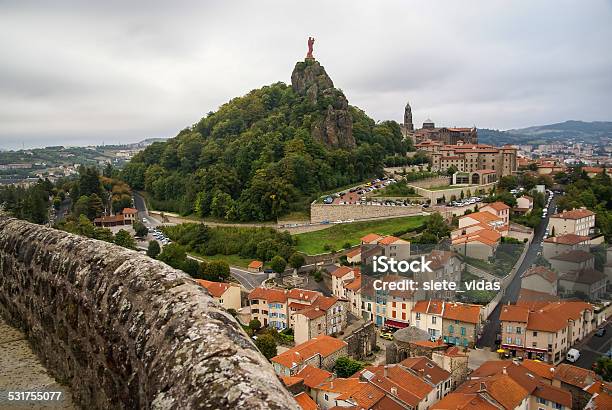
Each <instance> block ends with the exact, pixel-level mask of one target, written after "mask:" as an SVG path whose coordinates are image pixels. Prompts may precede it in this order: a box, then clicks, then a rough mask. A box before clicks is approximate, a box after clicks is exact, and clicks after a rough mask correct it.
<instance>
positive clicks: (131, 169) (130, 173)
mask: <svg viewBox="0 0 612 410" xmlns="http://www.w3.org/2000/svg"><path fill="white" fill-rule="evenodd" d="M330 91H331V92H330ZM342 99H344V96H343V94H342V92H341V91H340V90H338V89H335V88H328V89H327V90H326V92H325V93H319V95H318V98H316V99H314V101H313V98H309V96H307V95H302V94H298V93H297V92H296V91H294V89H293V88H292V87H291V86H289V85H286V84H284V83H280V82H279V83H275V84H272V85H270V86H265V87H263V88H260V89H257V90H253V91H251V92H249V93H248V94H247V95H245V96H243V97H239V98H234V99H232V100H231V101H229V102H228V103H226V104H224V105H222V106H221V107H220V108H219V110H218V111H216V112H210V113H208V114H207V115H206V116H205V117H204V118H202V119H201V120H200V121H198V122H197V123H196V124H195V125H193V126H191V127H189V128H186V129H184V130H182V131H181V132H180V133H179V134H178V135H177V136H176V137H175V138H172V139H170V140H168V141H167V142H156V143H154V144H152V145H150V146H149V147H147V148H146V149H145V150H144V151H142V152H141V153H139V154H138V155H136V156H135V157H134V158H133V159H132V161H131V162H130V163H129V164H128V165H127V166H126V167H125V168H124V170H123V172H122V176H123V178H124V179H125V180H126V181H127V182H128V183H129V184H130V185H131V186H132V187H133V188H135V189H137V190H145V191H146V192H148V193H149V199H150V201H151V202H152V205H153V206H154V207H155V208H157V209H160V210H166V211H175V212H179V213H181V214H184V215H185V214H191V213H194V214H197V215H199V216H202V217H205V216H213V217H217V218H225V219H229V220H243V221H246V220H259V221H262V220H271V219H274V218H276V217H278V216H281V215H283V214H286V213H288V212H290V211H303V210H306V209H307V207H308V204H309V202H310V201H311V200H312V199H314V198H315V197H316V196H317V195H318V194H320V193H321V192H322V191H327V190H330V189H334V188H336V187H340V186H345V185H347V184H351V183H354V182H357V181H362V180H363V179H365V178H369V177H373V176H376V175H380V174H381V172H382V167H383V162H384V160H385V157H388V156H390V155H396V154H397V155H404V154H405V153H406V151H407V150H409V149H411V147H409V146H408V143H407V142H405V141H403V140H402V134H401V131H400V127H399V125H398V124H397V123H396V122H394V121H385V122H382V123H379V124H376V123H375V122H374V120H372V119H371V118H369V117H368V116H367V115H366V114H365V113H364V112H363V111H361V110H360V109H358V108H355V107H352V106H349V107H348V111H349V113H350V118H351V119H352V136H353V137H354V140H355V143H356V146H355V147H354V148H352V147H350V148H347V147H330V146H329V145H327V144H325V143H324V142H322V141H320V140H318V139H317V138H315V137H313V132H312V131H313V129H314V128H316V127H318V126H320V124H321V123H322V121H323V119H324V118H326V115H327V116H329V115H330V114H329V112H331V110H332V109H336V108H338V107H340V106H341V105H342V101H344V104H346V100H345V99H344V100H342ZM349 132H350V131H349Z"/></svg>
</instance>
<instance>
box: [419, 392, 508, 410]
mask: <svg viewBox="0 0 612 410" xmlns="http://www.w3.org/2000/svg"><path fill="white" fill-rule="evenodd" d="M430 410H499V407H498V406H496V405H494V404H492V403H491V402H490V401H489V400H487V399H485V398H484V397H483V396H482V395H481V394H479V393H451V394H449V395H447V396H446V397H444V398H443V399H442V400H440V401H439V402H437V403H434V404H433V405H432V406H431V407H430Z"/></svg>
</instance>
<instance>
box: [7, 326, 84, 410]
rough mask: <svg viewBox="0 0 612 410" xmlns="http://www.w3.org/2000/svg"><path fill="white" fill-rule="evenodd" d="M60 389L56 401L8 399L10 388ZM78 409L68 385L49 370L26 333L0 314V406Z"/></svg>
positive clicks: (21, 389) (19, 389)
mask: <svg viewBox="0 0 612 410" xmlns="http://www.w3.org/2000/svg"><path fill="white" fill-rule="evenodd" d="M32 391H36V392H61V396H60V399H59V400H55V401H46V402H45V401H21V402H17V401H9V400H8V392H32ZM13 408H15V409H27V408H29V409H76V408H77V407H76V406H75V405H74V403H73V402H72V396H71V394H70V391H69V390H68V388H67V387H66V386H62V385H60V384H59V383H58V382H57V381H55V379H54V378H53V377H52V376H51V375H50V374H49V373H48V372H47V369H45V368H44V366H43V365H42V364H41V362H40V360H38V357H37V356H36V355H35V354H34V352H33V351H32V349H31V348H30V344H29V342H28V340H27V339H26V336H25V335H24V334H23V333H22V332H21V331H20V330H17V329H15V328H14V327H12V326H9V325H7V324H6V322H5V321H4V320H3V319H1V318H0V409H13Z"/></svg>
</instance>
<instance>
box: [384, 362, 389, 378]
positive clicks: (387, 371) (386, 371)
mask: <svg viewBox="0 0 612 410" xmlns="http://www.w3.org/2000/svg"><path fill="white" fill-rule="evenodd" d="M383 368H384V369H385V370H384V372H383V374H384V375H385V377H387V374H389V370H388V369H387V365H385V366H384V367H383Z"/></svg>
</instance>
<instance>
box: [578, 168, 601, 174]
mask: <svg viewBox="0 0 612 410" xmlns="http://www.w3.org/2000/svg"><path fill="white" fill-rule="evenodd" d="M582 171H584V172H586V173H587V174H601V173H602V172H604V168H601V167H582Z"/></svg>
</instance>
